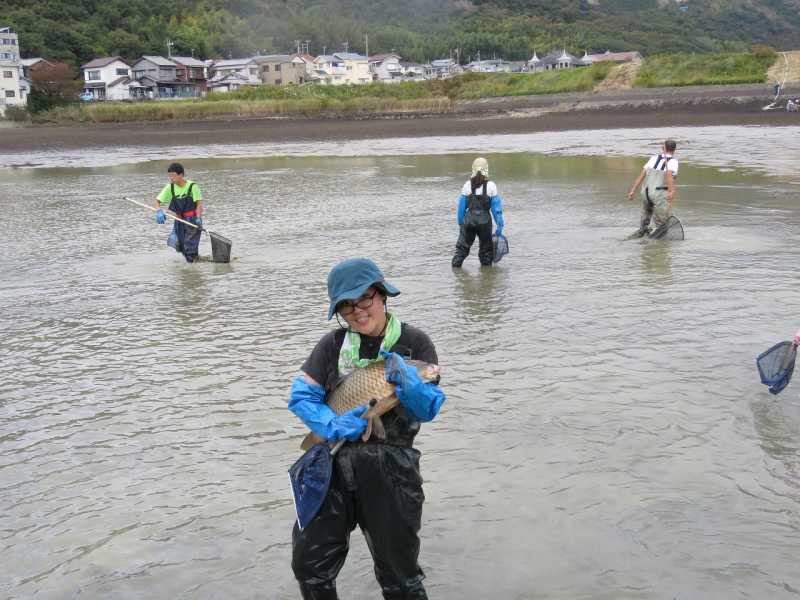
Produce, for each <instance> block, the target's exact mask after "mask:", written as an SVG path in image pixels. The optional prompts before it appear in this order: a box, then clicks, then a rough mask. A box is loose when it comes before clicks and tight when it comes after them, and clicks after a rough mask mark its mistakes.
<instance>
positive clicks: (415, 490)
mask: <svg viewBox="0 0 800 600" xmlns="http://www.w3.org/2000/svg"><path fill="white" fill-rule="evenodd" d="M388 318H389V322H388V323H387V325H386V332H385V336H384V339H383V341H382V343H381V349H384V350H389V349H391V348H392V347H393V346H394V345H395V343H396V342H397V340H398V339H399V338H400V333H401V323H400V320H399V319H397V318H396V317H394V316H393V315H392V314H391V313H389V315H388ZM360 344H361V340H360V336H359V335H358V334H357V333H355V332H351V331H348V332H347V334H346V335H345V337H344V339H343V340H342V345H341V347H340V349H339V358H338V367H339V376H340V377H341V376H343V375H345V374H346V373H347V372H349V371H350V370H352V369H353V368H358V367H364V366H367V365H368V364H370V363H373V362H377V361H382V360H383V359H382V358H378V359H362V358H360V350H359V348H360ZM398 408H399V407H398ZM394 410H397V409H394ZM392 412H394V411H392ZM389 414H391V413H389ZM388 441H389V440H388V438H387V443H360V442H357V443H351V444H345V445H344V446H342V449H341V450H340V451H339V452H338V453H337V454H336V457H335V459H334V461H333V474H332V476H331V483H330V487H329V488H328V494H327V496H326V498H325V502H324V503H323V504H322V507H321V508H320V510H319V512H318V513H317V516H316V517H314V519H313V520H312V521H311V522H310V523H309V524H308V525H307V526H306V527H305V528H304V529H303V530H302V531H300V528H299V527H298V525H297V522H295V525H294V529H293V530H292V571H293V572H294V576H295V578H296V579H297V582H298V584H299V585H300V593H301V595H302V597H303V600H338V598H339V596H338V595H337V593H336V577H337V576H338V575H339V571H340V570H341V568H342V566H344V561H345V558H346V557H347V551H348V548H349V543H350V542H349V540H350V532H352V531H353V530H354V529H355V527H356V525H358V526H360V527H361V529H362V530H363V532H364V535H365V536H366V538H367V545H368V546H369V550H370V553H371V554H372V558H373V560H374V563H375V576H376V578H377V580H378V583H379V584H380V586H381V590H382V592H383V597H384V598H390V599H393V598H397V599H398V600H427V599H428V596H427V594H426V592H425V587H424V586H423V584H422V580H423V579H424V578H425V574H424V573H423V572H422V569H421V568H420V566H419V563H418V557H419V548H420V542H419V535H418V533H419V529H420V526H421V524H422V503H423V501H424V500H425V494H424V493H423V491H422V476H421V475H420V472H419V457H420V453H419V451H418V450H415V449H414V448H412V447H410V446H408V447H402V446H398V445H395V444H393V443H388Z"/></svg>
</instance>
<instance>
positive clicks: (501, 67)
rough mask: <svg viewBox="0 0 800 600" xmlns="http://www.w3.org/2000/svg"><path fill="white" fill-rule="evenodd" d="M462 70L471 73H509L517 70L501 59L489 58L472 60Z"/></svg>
mask: <svg viewBox="0 0 800 600" xmlns="http://www.w3.org/2000/svg"><path fill="white" fill-rule="evenodd" d="M464 70H465V71H472V72H473V73H511V72H512V71H515V70H519V69H518V68H516V67H515V66H514V65H512V64H511V63H509V62H506V61H504V60H503V59H501V58H490V59H487V60H474V61H472V62H471V63H469V64H467V65H464Z"/></svg>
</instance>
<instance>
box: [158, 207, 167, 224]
mask: <svg viewBox="0 0 800 600" xmlns="http://www.w3.org/2000/svg"><path fill="white" fill-rule="evenodd" d="M166 222H167V215H166V213H165V212H164V211H163V210H161V209H160V208H159V209H158V210H157V211H156V223H158V224H159V225H163V224H164V223H166Z"/></svg>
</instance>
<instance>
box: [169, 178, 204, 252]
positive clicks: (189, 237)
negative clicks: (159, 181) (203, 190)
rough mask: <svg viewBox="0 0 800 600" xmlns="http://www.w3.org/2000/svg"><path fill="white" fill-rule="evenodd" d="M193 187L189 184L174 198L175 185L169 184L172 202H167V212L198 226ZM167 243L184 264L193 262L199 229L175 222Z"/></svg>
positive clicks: (197, 247)
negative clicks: (181, 258)
mask: <svg viewBox="0 0 800 600" xmlns="http://www.w3.org/2000/svg"><path fill="white" fill-rule="evenodd" d="M193 187H194V182H192V183H190V184H189V187H188V188H186V192H185V193H184V194H183V195H182V196H176V195H175V184H174V183H173V184H171V186H170V190H171V191H172V200H170V202H169V210H171V211H172V212H174V213H175V214H176V215H178V216H179V217H180V218H181V219H183V220H185V221H189V222H190V223H195V224H198V219H197V202H195V201H194V198H193V197H192V188H193ZM167 243H168V244H169V245H170V246H172V247H173V248H175V250H177V251H178V252H180V253H181V254H183V256H184V258H186V262H195V261H196V260H197V254H198V249H199V248H200V229H197V228H195V227H191V226H190V225H186V224H184V223H180V222H179V221H175V224H174V225H173V227H172V233H171V234H170V239H169V241H168V242H167Z"/></svg>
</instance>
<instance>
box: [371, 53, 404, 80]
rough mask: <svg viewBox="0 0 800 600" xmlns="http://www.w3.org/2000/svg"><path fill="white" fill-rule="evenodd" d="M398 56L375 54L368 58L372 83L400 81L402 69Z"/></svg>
mask: <svg viewBox="0 0 800 600" xmlns="http://www.w3.org/2000/svg"><path fill="white" fill-rule="evenodd" d="M400 58H402V57H401V56H400V55H399V54H375V55H373V56H370V57H369V71H370V73H371V75H372V79H373V81H402V80H403V67H402V65H401V64H400Z"/></svg>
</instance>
